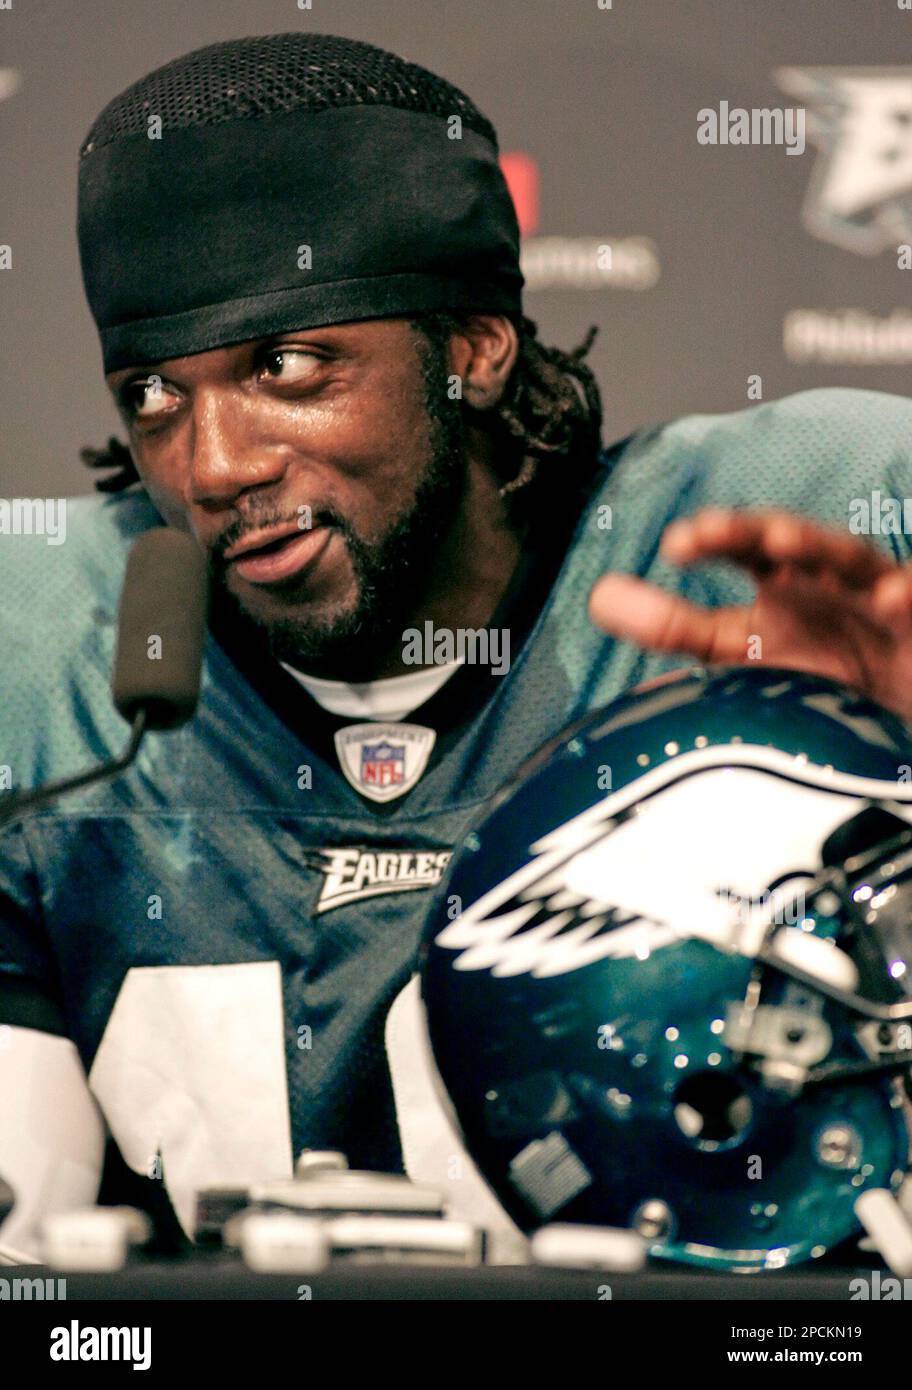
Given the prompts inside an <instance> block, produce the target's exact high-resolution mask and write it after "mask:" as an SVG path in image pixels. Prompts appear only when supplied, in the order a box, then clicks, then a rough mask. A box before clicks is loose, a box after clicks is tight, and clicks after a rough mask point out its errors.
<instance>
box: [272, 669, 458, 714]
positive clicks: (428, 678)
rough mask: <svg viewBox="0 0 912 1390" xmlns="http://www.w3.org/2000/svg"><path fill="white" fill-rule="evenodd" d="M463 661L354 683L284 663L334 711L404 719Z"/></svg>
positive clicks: (305, 687) (311, 691)
mask: <svg viewBox="0 0 912 1390" xmlns="http://www.w3.org/2000/svg"><path fill="white" fill-rule="evenodd" d="M462 664H463V662H462V661H461V660H458V661H448V662H446V663H445V664H444V665H442V666H422V667H420V668H419V669H418V670H417V671H408V672H407V673H406V674H405V675H404V676H386V677H385V678H384V679H383V680H377V681H365V682H364V683H363V684H358V685H352V684H350V683H349V682H348V681H330V680H325V679H324V678H323V677H322V676H308V675H305V674H304V672H303V671H297V670H296V669H295V668H294V667H293V666H289V665H288V664H287V662H284V661H283V662H282V665H283V666H284V668H285V670H286V671H287V672H288V674H289V675H291V676H294V678H295V680H296V681H298V682H299V684H300V685H303V687H304V689H305V690H306V691H307V693H308V695H310V696H312V698H313V699H314V700H316V702H317V704H318V705H322V706H323V708H324V709H325V710H328V711H329V713H330V714H338V715H342V716H344V717H345V718H349V719H383V720H392V721H395V720H398V719H404V718H405V717H406V715H407V714H411V712H412V710H414V709H417V708H418V706H419V705H423V704H424V702H425V700H429V699H430V698H431V696H432V695H434V694H435V693H436V692H437V691H438V690H439V689H440V688H441V686H443V685H444V684H445V683H446V682H447V681H448V680H449V679H450V677H451V676H453V675H455V673H456V672H457V671H458V670H459V667H460V666H462Z"/></svg>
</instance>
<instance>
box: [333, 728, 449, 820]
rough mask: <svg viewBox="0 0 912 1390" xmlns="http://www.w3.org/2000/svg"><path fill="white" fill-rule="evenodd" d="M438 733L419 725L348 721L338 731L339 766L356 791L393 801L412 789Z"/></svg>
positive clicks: (425, 764) (378, 798) (422, 770)
mask: <svg viewBox="0 0 912 1390" xmlns="http://www.w3.org/2000/svg"><path fill="white" fill-rule="evenodd" d="M436 738H437V735H436V733H435V732H434V730H433V729H425V728H423V727H422V725H420V724H380V723H377V722H376V721H373V720H372V721H371V722H370V723H369V724H349V725H348V726H347V727H346V728H344V729H340V730H339V732H338V733H337V734H336V753H337V754H338V758H339V765H340V767H341V768H342V771H343V772H344V774H345V776H346V778H347V779H348V781H349V782H350V783H351V785H352V786H353V787H354V789H355V791H357V792H360V793H361V795H362V796H366V797H369V798H370V800H371V801H393V800H395V798H396V797H397V796H404V795H405V793H406V792H408V791H411V789H412V787H414V785H415V783H416V782H417V781H418V779H419V777H420V776H421V774H422V773H423V772H424V769H425V768H426V767H427V764H428V758H429V757H430V756H431V752H432V750H433V747H434V743H435V741H436Z"/></svg>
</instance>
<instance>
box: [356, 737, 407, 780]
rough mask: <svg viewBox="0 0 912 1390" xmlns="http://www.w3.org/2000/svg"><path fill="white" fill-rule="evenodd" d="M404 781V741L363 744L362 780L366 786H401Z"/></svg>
mask: <svg viewBox="0 0 912 1390" xmlns="http://www.w3.org/2000/svg"><path fill="white" fill-rule="evenodd" d="M404 781H405V744H404V743H388V742H386V741H384V742H383V743H364V744H362V745H361V782H362V784H363V785H364V786H365V787H401V786H402V784H403V782H404Z"/></svg>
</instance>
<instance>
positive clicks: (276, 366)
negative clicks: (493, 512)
mask: <svg viewBox="0 0 912 1390" xmlns="http://www.w3.org/2000/svg"><path fill="white" fill-rule="evenodd" d="M447 370H448V368H447V363H446V361H445V360H444V358H443V354H441V353H439V352H434V351H431V350H430V349H429V347H428V345H427V344H426V342H425V340H424V339H423V337H421V336H420V335H419V334H417V333H416V332H415V331H414V329H413V328H412V327H411V325H410V324H409V322H408V321H407V320H406V319H382V320H373V321H370V322H366V323H356V324H343V325H336V326H333V327H331V328H319V329H308V330H306V331H304V330H302V331H298V332H294V333H283V334H280V335H278V336H276V337H272V338H267V339H260V340H257V341H252V342H245V343H239V344H236V345H234V346H230V347H226V348H216V349H213V350H212V351H209V352H203V353H196V354H194V355H193V356H190V357H180V358H173V359H169V360H168V361H163V362H160V363H156V364H155V365H154V366H152V367H142V368H137V369H124V370H120V371H117V372H112V373H110V374H109V376H108V383H109V385H110V387H111V389H112V391H113V392H114V395H115V397H116V399H117V401H118V405H119V407H120V409H121V411H122V412H123V414H124V416H125V419H126V420H127V423H128V425H129V429H130V440H131V449H132V453H133V457H134V459H135V462H136V466H137V469H138V471H139V473H140V476H141V477H142V479H143V482H144V483H145V486H146V488H147V490H148V492H149V495H150V496H151V498H152V501H153V502H154V504H155V506H156V508H157V509H158V511H159V512H160V514H161V515H162V517H163V518H164V519H165V521H167V522H168V523H169V524H170V525H173V526H176V527H178V528H179V529H182V530H186V531H189V532H191V533H192V534H193V535H194V536H195V537H196V539H197V541H198V542H199V544H200V545H201V546H202V547H203V549H204V550H205V551H206V553H207V556H208V558H209V563H210V567H211V571H212V575H213V579H214V581H215V583H216V585H217V586H219V588H220V589H221V590H222V592H223V594H224V595H227V596H228V598H229V600H230V601H231V602H232V603H233V604H236V605H237V606H239V607H240V608H241V609H242V610H243V611H244V613H246V614H247V615H248V616H249V617H250V618H251V619H253V620H254V621H255V622H256V623H257V624H259V625H261V626H262V627H264V628H265V629H266V631H267V633H268V635H269V638H270V641H271V644H272V647H273V650H274V651H275V654H276V655H277V656H279V657H280V658H281V659H283V660H287V661H289V662H291V663H293V664H297V665H300V666H302V667H303V668H304V669H307V670H310V671H312V672H314V673H315V674H319V673H321V672H322V673H324V674H326V675H340V676H341V675H345V674H346V672H347V670H349V669H352V670H354V669H358V668H360V669H363V666H364V658H365V656H366V655H368V654H369V653H376V652H381V651H383V650H384V649H385V648H386V647H388V645H389V643H390V642H391V641H392V640H394V639H395V637H396V635H397V633H398V632H400V631H401V630H402V628H403V626H405V625H407V616H408V614H409V613H410V612H411V611H413V609H414V605H415V602H416V600H419V599H420V595H421V591H422V588H423V587H424V585H425V584H426V583H427V580H428V578H429V576H430V575H431V573H432V570H433V566H434V561H435V557H436V556H437V555H438V554H439V551H440V545H441V541H442V540H443V539H444V538H445V536H446V535H447V533H448V531H449V530H450V528H451V527H452V526H453V525H454V524H455V523H456V520H457V517H458V514H459V510H460V503H461V500H462V497H463V492H464V484H465V474H466V458H465V438H464V432H463V422H462V415H461V411H460V405H459V402H458V401H451V400H450V399H449V397H448V393H447ZM251 546H255V547H256V548H255V549H250V548H248V547H251Z"/></svg>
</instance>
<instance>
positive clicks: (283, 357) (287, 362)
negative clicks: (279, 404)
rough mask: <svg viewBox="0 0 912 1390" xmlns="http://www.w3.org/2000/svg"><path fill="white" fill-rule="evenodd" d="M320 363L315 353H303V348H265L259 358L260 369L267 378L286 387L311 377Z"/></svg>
mask: <svg viewBox="0 0 912 1390" xmlns="http://www.w3.org/2000/svg"><path fill="white" fill-rule="evenodd" d="M321 361H322V359H321V358H320V357H318V356H317V355H316V353H313V352H305V351H304V349H303V348H286V347H276V348H267V349H266V351H265V352H264V353H263V354H262V356H261V358H260V362H261V364H262V369H263V371H264V372H265V373H266V374H267V376H269V377H271V378H272V380H273V381H281V382H284V383H286V384H287V385H291V384H292V383H293V382H297V381H306V380H307V379H308V378H309V377H312V376H313V375H314V374H315V372H316V369H317V367H318V366H319V364H320V362H321Z"/></svg>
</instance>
